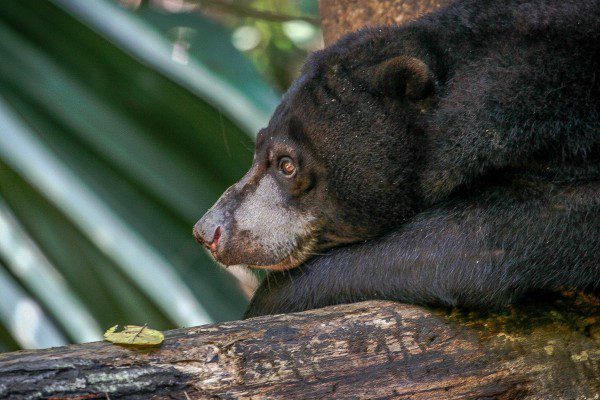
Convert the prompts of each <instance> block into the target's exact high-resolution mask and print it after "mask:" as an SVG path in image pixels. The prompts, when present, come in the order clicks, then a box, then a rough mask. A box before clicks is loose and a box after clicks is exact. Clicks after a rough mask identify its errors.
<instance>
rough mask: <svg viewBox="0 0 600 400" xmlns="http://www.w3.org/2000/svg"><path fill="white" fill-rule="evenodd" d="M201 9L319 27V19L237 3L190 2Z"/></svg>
mask: <svg viewBox="0 0 600 400" xmlns="http://www.w3.org/2000/svg"><path fill="white" fill-rule="evenodd" d="M190 2H191V3H193V4H197V5H198V7H200V8H202V9H210V10H217V11H222V12H226V13H229V14H234V15H237V16H240V17H246V18H255V19H262V20H265V21H271V22H287V21H298V20H300V21H305V22H308V23H311V24H313V25H319V24H320V19H319V18H317V17H311V16H306V15H288V14H282V13H277V12H273V11H267V10H259V9H256V8H253V7H248V6H245V5H242V4H239V3H234V2H229V1H225V0H190Z"/></svg>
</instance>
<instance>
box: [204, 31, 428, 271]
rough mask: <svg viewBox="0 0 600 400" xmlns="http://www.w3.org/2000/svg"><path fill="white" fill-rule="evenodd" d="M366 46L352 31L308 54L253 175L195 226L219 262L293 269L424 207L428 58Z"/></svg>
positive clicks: (260, 140) (259, 149)
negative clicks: (420, 170) (420, 174)
mask: <svg viewBox="0 0 600 400" xmlns="http://www.w3.org/2000/svg"><path fill="white" fill-rule="evenodd" d="M355 42H356V43H355ZM369 49H370V47H369V45H368V43H367V44H365V40H364V36H363V38H362V40H359V38H358V37H357V35H351V36H349V37H347V38H346V39H345V40H344V41H342V42H339V43H338V44H337V45H335V46H333V47H330V48H328V49H326V50H323V51H321V52H317V53H315V54H313V55H312V56H310V57H309V59H308V61H307V63H306V65H305V67H304V69H303V71H302V73H301V76H300V77H299V78H298V79H297V80H296V81H295V82H294V84H293V85H292V87H291V88H290V89H289V91H288V92H287V93H286V94H285V96H284V97H283V99H282V102H281V104H280V105H279V107H278V108H277V109H276V111H275V113H274V115H273V116H272V118H271V121H270V122H269V125H268V126H267V127H266V128H264V129H263V130H261V131H260V132H259V133H258V136H257V140H256V148H255V154H254V160H253V163H252V166H251V168H250V170H249V171H248V172H247V173H246V175H245V176H244V177H243V178H242V179H241V180H240V181H239V182H238V183H236V184H235V185H233V186H232V187H230V188H229V189H228V190H227V191H226V192H225V193H224V194H223V195H222V196H221V198H220V199H219V200H218V201H217V203H216V204H215V205H214V206H213V207H212V208H211V209H210V210H209V211H208V212H207V213H206V214H205V215H204V217H202V219H201V220H200V221H198V223H197V224H196V225H195V227H194V235H195V237H196V239H197V240H198V241H199V242H200V243H202V244H204V245H205V246H206V247H207V248H208V249H210V251H211V253H212V254H213V256H214V257H215V259H216V260H217V261H219V262H220V263H222V264H224V265H239V264H242V265H246V266H249V267H256V268H267V269H287V268H292V267H295V266H298V265H299V264H301V263H302V262H303V261H305V260H307V259H308V258H310V257H311V256H312V255H314V254H316V253H319V252H322V251H324V250H326V249H329V248H332V247H335V246H338V245H342V244H347V243H352V242H357V241H362V240H366V239H369V238H372V237H375V236H377V235H380V234H382V233H384V232H385V231H387V230H389V229H390V228H392V227H394V226H397V225H399V224H400V223H402V222H403V221H404V220H405V219H406V218H407V217H408V216H409V215H410V214H412V213H413V212H414V211H415V209H416V208H418V207H419V204H418V202H419V193H418V183H417V182H416V180H417V172H416V169H417V166H418V165H419V163H420V161H421V159H422V156H423V154H424V146H425V138H424V132H423V131H424V129H425V127H424V125H423V124H424V117H423V113H424V112H425V110H426V109H427V108H428V107H429V105H430V103H431V98H432V96H431V95H432V94H433V93H434V80H433V76H432V73H431V72H430V69H429V68H428V67H427V65H426V64H425V62H423V61H422V59H420V58H417V57H413V56H406V55H398V54H393V55H389V56H388V55H385V54H382V55H380V56H379V57H374V55H373V54H371V53H370V51H369ZM395 53H398V52H395Z"/></svg>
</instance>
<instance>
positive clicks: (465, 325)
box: [0, 0, 600, 400]
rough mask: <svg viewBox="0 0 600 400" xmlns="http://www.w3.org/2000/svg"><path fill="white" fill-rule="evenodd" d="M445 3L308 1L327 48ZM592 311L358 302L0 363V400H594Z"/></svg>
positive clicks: (596, 313) (595, 322)
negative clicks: (150, 342) (463, 309)
mask: <svg viewBox="0 0 600 400" xmlns="http://www.w3.org/2000/svg"><path fill="white" fill-rule="evenodd" d="M445 3H448V1H447V0H440V1H435V0H420V1H419V0H360V1H359V0H321V2H320V9H321V13H322V16H323V26H324V31H325V38H326V42H327V43H331V42H332V41H333V40H335V39H336V38H338V37H340V36H341V35H343V34H344V33H347V32H349V31H352V30H355V29H358V28H360V27H361V26H363V25H376V24H390V23H402V22H403V21H405V20H407V19H410V18H412V17H414V16H415V15H417V14H420V13H422V12H427V11H430V10H432V9H436V8H438V7H440V6H441V5H443V4H445ZM599 345H600V304H598V301H597V300H596V299H590V298H584V297H582V296H579V297H578V296H574V295H571V296H567V297H565V298H563V299H559V300H557V301H555V302H550V303H549V302H547V301H546V302H544V301H542V302H540V303H539V304H537V305H536V304H532V305H530V306H528V307H521V308H519V309H511V310H510V311H507V312H506V313H505V314H502V315H492V314H490V315H487V316H481V315H475V314H461V313H457V312H453V313H448V312H446V311H440V310H438V311H431V310H426V309H424V308H421V307H416V306H409V305H402V304H396V303H390V302H366V303H357V304H352V305H343V306H336V307H329V308H324V309H321V310H315V311H309V312H304V313H299V314H290V315H280V316H274V317H262V318H256V319H252V320H247V321H239V322H231V323H225V324H220V325H211V326H201V327H197V328H191V329H181V330H175V331H171V332H168V333H167V334H166V339H165V342H164V344H163V345H162V346H161V347H160V348H158V349H153V350H136V349H132V348H125V347H120V346H116V345H112V344H109V343H89V344H84V345H74V346H68V347H61V348H54V349H48V350H39V351H21V352H15V353H7V354H0V399H38V398H54V399H65V398H69V399H92V398H99V399H118V398H129V399H149V398H156V399H182V400H187V399H208V398H227V399H230V398H244V399H251V398H253V399H258V398H269V399H277V398H280V399H317V398H396V399H475V398H477V399H582V400H583V399H598V398H600V346H599Z"/></svg>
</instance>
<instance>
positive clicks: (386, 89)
mask: <svg viewBox="0 0 600 400" xmlns="http://www.w3.org/2000/svg"><path fill="white" fill-rule="evenodd" d="M372 79H373V82H374V84H375V87H376V88H377V90H379V91H381V92H382V93H385V94H386V95H390V96H398V97H405V98H408V99H409V100H413V101H416V100H423V99H425V98H427V97H428V96H430V95H431V94H433V91H434V83H433V74H432V73H431V71H430V70H429V67H427V65H426V64H425V63H424V62H423V61H421V60H419V59H418V58H414V57H407V56H397V57H394V58H391V59H389V60H386V61H384V62H382V63H380V64H379V65H377V66H376V67H375V73H374V74H373V75H372Z"/></svg>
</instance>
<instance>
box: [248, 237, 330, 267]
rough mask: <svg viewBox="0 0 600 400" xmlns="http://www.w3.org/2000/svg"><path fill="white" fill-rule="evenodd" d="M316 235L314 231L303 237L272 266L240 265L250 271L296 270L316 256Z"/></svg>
mask: <svg viewBox="0 0 600 400" xmlns="http://www.w3.org/2000/svg"><path fill="white" fill-rule="evenodd" d="M317 243H318V234H317V232H315V231H314V230H313V231H312V232H311V234H310V235H307V236H305V237H304V238H303V239H301V240H299V243H298V245H297V246H295V247H294V249H293V250H291V251H290V252H289V254H287V255H285V256H284V257H282V258H281V260H280V261H278V262H277V263H274V264H266V265H261V264H241V265H242V266H244V267H246V268H250V269H264V270H269V271H285V270H289V269H293V268H297V267H299V266H300V265H302V263H304V262H305V261H307V260H309V259H310V258H311V257H312V256H314V255H317V254H316V253H315V251H316V250H317Z"/></svg>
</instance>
